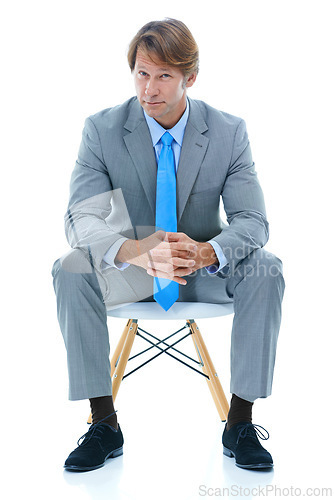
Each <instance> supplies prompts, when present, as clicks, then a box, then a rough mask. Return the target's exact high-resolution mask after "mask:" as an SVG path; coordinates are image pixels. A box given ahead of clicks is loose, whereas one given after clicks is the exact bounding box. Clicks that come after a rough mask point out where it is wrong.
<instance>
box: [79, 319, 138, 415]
mask: <svg viewBox="0 0 334 500" xmlns="http://www.w3.org/2000/svg"><path fill="white" fill-rule="evenodd" d="M137 329H138V324H137V322H136V320H133V319H129V320H128V322H127V324H126V326H125V328H124V330H123V333H122V335H121V337H120V339H119V341H118V344H117V346H116V349H115V351H114V354H113V356H112V358H111V361H110V368H111V369H110V376H111V379H112V396H113V401H114V402H115V399H116V396H117V392H118V389H119V386H120V384H121V381H122V378H123V375H124V371H125V367H126V364H127V362H128V359H129V355H130V352H131V348H132V344H133V341H134V339H135V336H136V333H137ZM91 423H92V414H91V413H90V415H89V417H88V420H87V424H91Z"/></svg>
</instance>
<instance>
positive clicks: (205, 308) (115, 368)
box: [88, 302, 234, 423]
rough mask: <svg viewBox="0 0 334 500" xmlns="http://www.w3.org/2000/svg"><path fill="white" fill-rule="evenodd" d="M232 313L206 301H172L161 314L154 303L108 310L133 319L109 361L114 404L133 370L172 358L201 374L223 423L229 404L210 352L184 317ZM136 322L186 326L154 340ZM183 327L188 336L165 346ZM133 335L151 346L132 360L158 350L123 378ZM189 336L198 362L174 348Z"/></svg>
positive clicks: (225, 306)
mask: <svg viewBox="0 0 334 500" xmlns="http://www.w3.org/2000/svg"><path fill="white" fill-rule="evenodd" d="M233 312H234V309H233V303H231V302H230V303H227V304H209V303H205V302H175V303H174V304H173V305H172V307H171V308H170V309H169V310H168V311H164V310H163V309H162V307H161V306H160V305H159V304H157V303H156V302H135V303H131V304H123V305H122V306H119V305H118V306H117V307H115V308H113V309H108V311H107V314H108V316H112V317H114V318H133V319H128V321H127V323H126V326H125V328H124V331H123V333H122V335H121V337H120V340H119V342H118V344H117V347H116V349H115V352H114V354H113V356H112V358H111V362H110V364H111V378H112V395H113V400H114V401H115V399H116V396H117V393H118V389H119V387H120V383H121V381H122V380H123V379H124V378H125V377H127V376H129V375H130V374H131V373H133V372H135V371H136V370H138V369H139V368H141V367H142V366H144V365H146V364H147V363H149V362H150V361H152V360H153V359H155V358H157V357H158V356H160V355H161V354H167V355H168V356H171V357H172V358H174V359H176V360H177V361H179V362H180V363H182V364H184V365H186V366H188V367H189V368H191V369H192V370H195V371H196V372H198V373H199V374H201V375H203V376H204V377H205V378H206V381H207V383H208V386H209V389H210V392H211V395H212V397H213V400H214V402H215V405H216V408H217V410H218V413H219V417H220V419H221V420H222V421H225V420H226V418H227V414H228V410H229V405H228V402H227V400H226V397H225V394H224V391H223V388H222V386H221V384H220V381H219V378H218V375H217V373H216V370H215V368H214V366H213V363H212V361H211V358H210V355H209V352H208V350H207V348H206V345H205V343H204V340H203V337H202V335H201V333H200V331H199V328H198V326H197V325H196V323H195V321H194V319H187V318H213V317H219V316H226V315H228V314H233ZM139 319H151V320H176V319H182V320H186V325H185V326H183V328H181V329H179V330H177V331H176V332H174V333H172V334H170V335H168V336H167V337H166V338H164V339H159V338H158V337H155V336H154V335H152V334H151V333H149V332H147V331H145V330H142V329H141V328H140V327H139V326H138V320H139ZM186 328H188V333H187V334H186V335H184V336H183V337H181V338H180V339H179V340H177V341H175V342H173V343H172V344H168V343H167V342H166V341H167V340H168V339H170V338H171V337H172V336H173V335H176V334H177V333H179V332H180V331H182V330H184V329H186ZM139 332H143V333H145V334H146V335H148V336H149V337H151V339H152V340H150V339H148V338H147V337H145V336H144V335H142V333H139ZM136 335H137V336H140V337H141V338H143V339H144V340H146V341H147V342H148V343H149V344H151V347H149V348H148V349H146V350H145V351H142V352H141V353H138V354H136V356H135V357H138V356H140V354H143V353H144V352H147V351H148V350H150V349H152V348H157V349H158V350H159V352H158V354H156V355H155V356H153V357H152V358H150V359H149V360H148V361H145V362H144V363H143V364H141V365H140V366H138V367H137V368H135V369H134V370H132V371H131V372H129V373H127V374H126V375H124V371H125V367H126V365H127V362H128V360H130V359H132V358H129V356H130V352H131V348H132V345H133V342H134V339H135V336H136ZM189 335H191V337H192V339H193V342H194V345H195V349H196V353H197V357H198V361H196V360H194V359H193V358H191V357H190V356H188V355H186V354H184V353H183V352H181V351H179V350H178V349H176V348H175V347H174V346H175V345H176V344H178V343H179V342H181V341H182V340H184V339H185V338H186V337H188V336H189ZM160 344H162V345H163V347H161V345H160ZM170 351H174V352H176V353H178V354H180V355H182V356H183V357H185V358H187V359H188V360H190V361H192V362H193V363H195V364H197V365H200V366H201V367H202V371H199V370H197V369H196V368H194V367H193V366H191V365H190V364H189V363H187V362H185V361H183V360H181V359H179V358H178V357H177V356H175V355H174V354H172V353H171V352H170ZM88 423H91V415H90V416H89V418H88Z"/></svg>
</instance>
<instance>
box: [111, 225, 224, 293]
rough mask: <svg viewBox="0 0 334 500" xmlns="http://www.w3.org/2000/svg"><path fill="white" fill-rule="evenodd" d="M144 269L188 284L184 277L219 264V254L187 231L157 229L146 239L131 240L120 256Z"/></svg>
mask: <svg viewBox="0 0 334 500" xmlns="http://www.w3.org/2000/svg"><path fill="white" fill-rule="evenodd" d="M116 258H117V260H119V261H120V262H128V263H129V264H134V265H137V266H140V267H142V268H144V269H145V270H146V271H147V274H149V275H150V276H155V277H158V278H165V279H169V280H172V281H176V282H177V283H179V284H180V285H186V284H187V281H186V280H185V279H184V278H183V276H187V275H189V274H192V273H193V272H195V271H196V270H197V269H201V268H202V267H206V266H210V265H212V264H215V263H216V262H218V261H217V256H216V253H215V251H214V249H213V247H212V245H210V243H207V242H198V241H195V240H193V239H191V238H189V236H187V235H186V234H185V233H172V232H165V231H162V230H161V231H156V232H155V233H154V234H152V235H150V236H148V237H147V238H143V239H142V240H127V241H125V242H124V243H123V245H122V246H121V248H120V249H119V251H118V254H117V256H116Z"/></svg>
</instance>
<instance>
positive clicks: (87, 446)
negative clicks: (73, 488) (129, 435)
mask: <svg viewBox="0 0 334 500" xmlns="http://www.w3.org/2000/svg"><path fill="white" fill-rule="evenodd" d="M81 439H83V441H82V442H81V443H79V441H80V440H81ZM123 443H124V439H123V434H122V431H121V428H120V426H119V425H118V429H117V430H116V429H115V428H114V427H112V426H111V425H109V424H106V423H105V422H98V423H97V424H95V425H91V426H90V428H89V430H88V432H86V434H84V435H83V436H82V437H81V438H79V440H78V447H77V448H76V449H75V450H73V451H72V453H70V454H69V456H68V458H67V460H66V462H65V464H64V467H65V469H66V470H68V471H74V472H85V471H89V470H94V469H99V468H100V467H103V465H104V464H105V462H106V460H107V459H108V458H115V457H118V456H119V455H122V454H123Z"/></svg>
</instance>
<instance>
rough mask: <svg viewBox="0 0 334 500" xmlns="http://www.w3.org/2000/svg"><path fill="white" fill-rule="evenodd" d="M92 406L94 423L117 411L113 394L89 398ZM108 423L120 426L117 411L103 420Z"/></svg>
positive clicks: (116, 426)
mask: <svg viewBox="0 0 334 500" xmlns="http://www.w3.org/2000/svg"><path fill="white" fill-rule="evenodd" d="M89 402H90V408H91V412H92V423H93V425H95V424H97V423H98V422H100V421H101V420H103V419H104V418H105V417H107V416H108V415H110V414H111V413H113V412H114V411H115V408H114V402H113V399H112V396H102V397H100V398H91V399H90V400H89ZM103 421H104V422H105V423H106V424H109V425H111V426H112V427H115V429H117V428H118V424H117V417H116V413H114V414H113V415H111V416H110V417H108V418H106V419H105V420H103Z"/></svg>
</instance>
